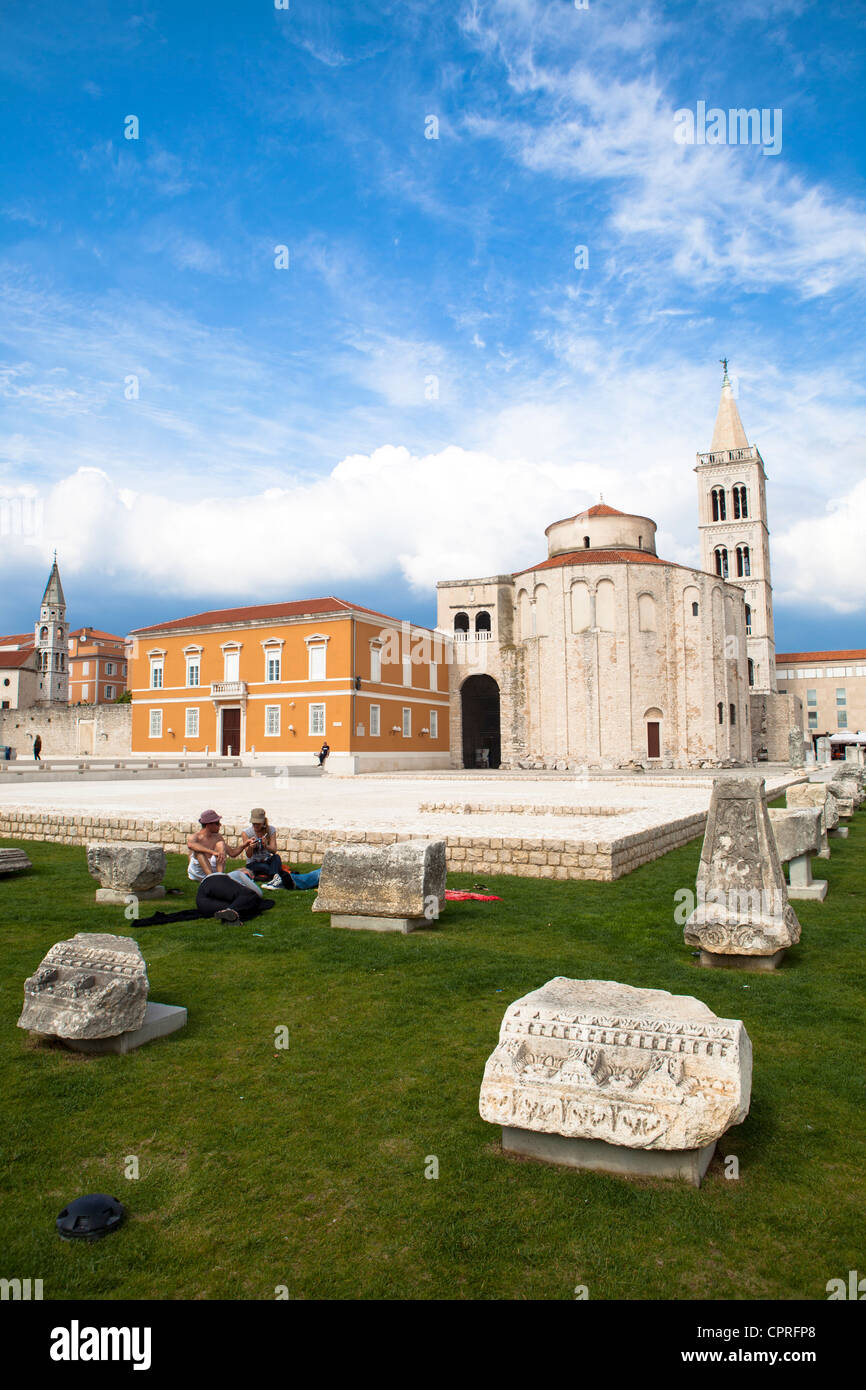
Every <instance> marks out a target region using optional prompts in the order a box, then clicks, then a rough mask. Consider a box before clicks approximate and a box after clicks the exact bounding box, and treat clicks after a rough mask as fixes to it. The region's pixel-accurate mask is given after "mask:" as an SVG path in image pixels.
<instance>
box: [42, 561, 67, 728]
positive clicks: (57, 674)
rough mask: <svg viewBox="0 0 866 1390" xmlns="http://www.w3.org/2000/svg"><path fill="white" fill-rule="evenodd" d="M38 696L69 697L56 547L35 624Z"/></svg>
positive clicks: (63, 699)
mask: <svg viewBox="0 0 866 1390" xmlns="http://www.w3.org/2000/svg"><path fill="white" fill-rule="evenodd" d="M35 637H36V641H35V646H36V660H37V668H36V669H37V671H38V673H39V700H40V702H42V701H45V702H48V703H53V702H55V701H57V702H59V703H61V704H64V705H65V704H66V703H67V701H68V700H69V668H68V665H67V650H68V645H69V633H68V631H67V628H66V599H65V598H64V596H63V585H62V584H61V582H60V570H59V569H58V568H57V551H56V550H55V552H54V563H53V564H52V566H51V573H50V574H49V576H48V583H47V584H46V585H45V593H44V594H43V595H42V604H41V607H40V611H39V621H38V623H37V624H36V627H35Z"/></svg>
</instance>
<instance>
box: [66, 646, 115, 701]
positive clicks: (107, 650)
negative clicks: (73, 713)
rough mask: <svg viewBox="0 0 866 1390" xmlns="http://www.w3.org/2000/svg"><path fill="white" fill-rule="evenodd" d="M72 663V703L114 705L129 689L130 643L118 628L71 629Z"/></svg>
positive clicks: (69, 663)
mask: <svg viewBox="0 0 866 1390" xmlns="http://www.w3.org/2000/svg"><path fill="white" fill-rule="evenodd" d="M68 665H69V703H70V704H71V705H77V704H82V705H110V704H111V703H112V702H113V701H114V700H116V699H117V698H118V696H120V695H122V694H123V692H124V690H126V667H127V662H126V643H125V639H124V638H123V637H118V636H117V634H116V633H114V632H101V631H100V630H99V628H94V627H80V628H78V629H77V630H76V631H75V632H70V634H69V660H68Z"/></svg>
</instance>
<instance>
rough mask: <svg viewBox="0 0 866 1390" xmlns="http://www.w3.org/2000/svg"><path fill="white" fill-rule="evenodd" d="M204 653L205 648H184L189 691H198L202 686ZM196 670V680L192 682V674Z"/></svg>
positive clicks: (186, 683) (186, 682)
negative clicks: (202, 659)
mask: <svg viewBox="0 0 866 1390" xmlns="http://www.w3.org/2000/svg"><path fill="white" fill-rule="evenodd" d="M203 651H204V648H203V647H184V649H183V655H184V659H185V661H186V681H185V685H186V687H187V689H188V690H197V689H198V688H199V686H200V685H201V658H202V653H203ZM193 669H195V673H196V679H195V680H194V681H192V680H190V672H191V671H192V670H193Z"/></svg>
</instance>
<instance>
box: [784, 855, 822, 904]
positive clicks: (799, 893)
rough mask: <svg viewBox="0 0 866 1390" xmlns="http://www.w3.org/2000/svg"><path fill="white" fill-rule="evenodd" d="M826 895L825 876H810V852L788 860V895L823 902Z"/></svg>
mask: <svg viewBox="0 0 866 1390" xmlns="http://www.w3.org/2000/svg"><path fill="white" fill-rule="evenodd" d="M826 896H827V880H826V878H818V879H814V878H813V877H812V857H811V854H800V855H798V856H797V857H796V858H795V859H789V860H788V897H789V898H814V899H816V900H817V901H818V902H823V901H824V899H825V898H826Z"/></svg>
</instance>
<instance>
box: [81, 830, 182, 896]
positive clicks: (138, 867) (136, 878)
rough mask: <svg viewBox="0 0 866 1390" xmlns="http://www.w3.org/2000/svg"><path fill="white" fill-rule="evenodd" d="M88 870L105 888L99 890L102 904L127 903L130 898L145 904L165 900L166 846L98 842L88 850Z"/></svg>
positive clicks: (88, 847) (117, 841)
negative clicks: (132, 897) (140, 900)
mask: <svg viewBox="0 0 866 1390" xmlns="http://www.w3.org/2000/svg"><path fill="white" fill-rule="evenodd" d="M87 869H88V872H89V873H90V875H91V877H92V878H95V879H98V880H99V882H100V883H101V885H102V887H101V888H97V890H96V901H97V902H98V903H125V902H126V900H127V898H128V897H130V896H135V897H136V898H140V899H142V900H143V901H149V900H150V899H152V898H162V897H165V888H164V887H163V883H162V880H163V879H164V878H165V850H164V849H163V847H162V845H149V844H144V843H139V842H136V843H135V844H127V843H126V842H125V841H122V840H99V841H95V842H93V843H91V844H89V845H88V846H87Z"/></svg>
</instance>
